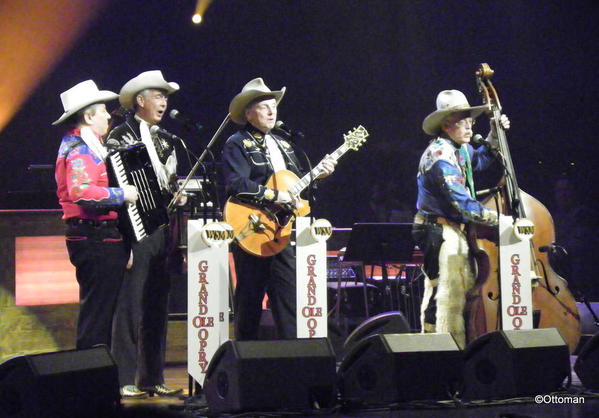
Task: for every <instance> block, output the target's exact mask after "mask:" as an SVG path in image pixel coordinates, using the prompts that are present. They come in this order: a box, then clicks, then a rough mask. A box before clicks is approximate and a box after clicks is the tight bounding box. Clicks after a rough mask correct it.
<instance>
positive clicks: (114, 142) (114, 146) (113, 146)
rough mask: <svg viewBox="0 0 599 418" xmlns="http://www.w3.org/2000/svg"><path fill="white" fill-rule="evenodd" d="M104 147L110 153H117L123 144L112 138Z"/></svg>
mask: <svg viewBox="0 0 599 418" xmlns="http://www.w3.org/2000/svg"><path fill="white" fill-rule="evenodd" d="M104 146H105V147H106V149H108V150H110V151H115V150H117V149H118V148H119V147H120V146H121V143H120V142H119V141H118V140H116V139H114V138H110V139H109V140H108V141H106V143H105V144H104Z"/></svg>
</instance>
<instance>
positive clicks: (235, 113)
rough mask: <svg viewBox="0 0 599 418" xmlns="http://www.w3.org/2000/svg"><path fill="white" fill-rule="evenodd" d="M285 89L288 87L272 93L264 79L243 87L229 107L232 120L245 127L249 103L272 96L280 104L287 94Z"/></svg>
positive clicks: (253, 81)
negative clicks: (246, 110) (246, 109)
mask: <svg viewBox="0 0 599 418" xmlns="http://www.w3.org/2000/svg"><path fill="white" fill-rule="evenodd" d="M285 89H286V87H283V88H282V89H281V90H276V91H271V90H270V89H269V88H268V87H267V86H266V84H264V80H262V78H254V79H253V80H252V81H250V82H248V83H247V84H246V85H245V86H243V88H242V89H241V92H240V93H239V94H238V95H237V96H235V97H233V100H231V104H230V105H229V113H230V114H231V119H232V120H233V122H235V123H236V124H238V125H245V123H246V122H247V120H246V119H245V108H246V107H247V105H248V104H249V103H251V102H252V101H253V100H255V99H257V98H259V97H263V96H266V97H270V96H272V97H274V98H275V100H276V101H277V103H279V102H280V101H281V99H282V98H283V95H284V94H285Z"/></svg>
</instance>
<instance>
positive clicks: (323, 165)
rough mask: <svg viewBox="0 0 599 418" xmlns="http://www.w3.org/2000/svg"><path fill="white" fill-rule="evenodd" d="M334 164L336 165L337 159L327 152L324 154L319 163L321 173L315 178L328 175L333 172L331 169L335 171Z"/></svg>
mask: <svg viewBox="0 0 599 418" xmlns="http://www.w3.org/2000/svg"><path fill="white" fill-rule="evenodd" d="M336 165H337V160H335V159H334V158H333V157H331V156H330V155H329V154H327V155H325V156H324V158H323V159H322V161H321V162H320V164H319V166H320V171H321V173H320V174H319V175H318V177H317V178H318V179H323V178H325V177H328V176H330V175H331V174H333V171H335V166H336Z"/></svg>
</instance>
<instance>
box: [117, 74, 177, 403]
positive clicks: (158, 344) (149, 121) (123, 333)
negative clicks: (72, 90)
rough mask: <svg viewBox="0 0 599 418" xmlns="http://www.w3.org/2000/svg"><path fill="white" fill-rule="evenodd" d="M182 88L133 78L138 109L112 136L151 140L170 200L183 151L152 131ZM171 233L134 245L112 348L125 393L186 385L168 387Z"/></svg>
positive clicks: (127, 92)
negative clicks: (167, 358)
mask: <svg viewBox="0 0 599 418" xmlns="http://www.w3.org/2000/svg"><path fill="white" fill-rule="evenodd" d="M177 90H179V85H178V84H177V83H174V82H167V81H166V80H165V79H164V77H163V75H162V72H160V71H157V70H155V71H146V72H143V73H141V74H140V75H138V76H137V77H135V78H133V79H131V80H129V81H128V82H127V83H125V85H124V86H123V88H122V89H121V91H120V94H119V101H120V103H121V106H123V107H124V108H125V109H127V110H130V111H133V114H132V115H130V116H128V117H127V119H126V120H125V122H124V123H123V124H121V125H119V126H117V127H116V128H114V129H113V130H112V131H111V132H110V134H109V136H108V141H110V140H112V139H113V140H116V141H118V142H119V143H120V144H121V145H122V146H127V145H133V144H137V143H143V144H144V145H145V146H146V148H147V150H148V155H149V157H150V161H151V163H152V167H153V168H154V171H155V173H156V177H157V179H158V183H159V184H160V189H161V191H162V194H163V195H164V202H165V204H168V202H169V201H170V199H171V197H172V195H173V194H174V193H175V192H176V180H177V172H176V170H177V156H176V155H175V149H174V147H173V144H172V142H171V141H170V140H169V139H168V138H166V137H164V136H163V135H162V134H161V133H160V132H158V133H151V131H150V128H151V127H152V126H154V125H157V124H158V123H160V121H161V120H162V117H163V116H164V114H165V113H166V108H167V104H168V96H169V95H170V94H172V93H174V92H176V91H177ZM168 236H169V230H168V225H165V226H163V227H161V228H159V229H157V230H156V231H155V232H153V233H152V234H151V235H149V236H147V237H145V238H144V239H143V240H141V241H139V242H133V243H132V245H131V248H132V251H131V258H130V260H129V266H128V269H127V271H126V273H125V277H124V280H123V285H122V287H121V291H120V294H119V299H118V303H117V309H116V314H115V318H114V325H113V336H112V338H113V345H112V354H113V356H114V359H115V361H116V363H117V366H118V370H119V383H120V386H121V395H122V396H123V397H125V398H145V397H147V396H148V395H153V394H156V395H159V396H174V395H178V394H179V393H181V391H182V390H181V389H178V390H176V389H171V388H169V387H167V386H166V385H165V384H164V374H163V371H164V359H165V351H166V330H167V323H168V292H169V285H170V282H169V276H168V274H167V271H166V258H167V242H168Z"/></svg>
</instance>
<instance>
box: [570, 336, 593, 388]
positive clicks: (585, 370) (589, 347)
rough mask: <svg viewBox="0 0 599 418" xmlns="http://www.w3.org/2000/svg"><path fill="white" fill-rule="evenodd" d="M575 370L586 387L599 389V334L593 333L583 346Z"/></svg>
mask: <svg viewBox="0 0 599 418" xmlns="http://www.w3.org/2000/svg"><path fill="white" fill-rule="evenodd" d="M574 371H575V372H576V374H577V375H578V378H579V379H580V382H581V383H582V385H583V386H584V387H585V388H586V389H589V390H592V391H598V390H599V334H595V335H593V337H592V338H591V339H590V340H589V341H587V343H586V344H585V345H584V346H583V347H582V349H581V350H580V353H578V358H577V359H576V363H574Z"/></svg>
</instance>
